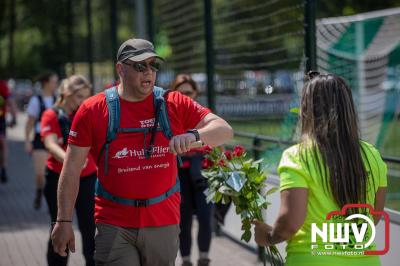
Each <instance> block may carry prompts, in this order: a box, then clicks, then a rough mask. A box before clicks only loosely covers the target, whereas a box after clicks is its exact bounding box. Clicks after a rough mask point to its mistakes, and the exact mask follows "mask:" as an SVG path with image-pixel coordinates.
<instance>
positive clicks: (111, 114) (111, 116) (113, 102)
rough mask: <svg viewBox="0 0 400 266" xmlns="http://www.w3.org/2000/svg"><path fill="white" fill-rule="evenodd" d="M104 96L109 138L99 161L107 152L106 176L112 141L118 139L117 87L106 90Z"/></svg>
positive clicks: (118, 110) (102, 149)
mask: <svg viewBox="0 0 400 266" xmlns="http://www.w3.org/2000/svg"><path fill="white" fill-rule="evenodd" d="M104 94H105V95H106V103H107V109H108V127H107V136H106V142H105V143H104V145H103V147H102V148H101V151H100V154H99V158H98V159H97V161H98V162H99V161H100V158H101V156H102V155H103V152H105V155H104V156H105V157H104V174H105V175H107V174H108V146H109V145H110V143H111V141H113V140H114V139H115V138H116V137H117V132H118V128H119V117H120V105H119V96H118V91H117V87H112V88H109V89H107V90H105V92H104Z"/></svg>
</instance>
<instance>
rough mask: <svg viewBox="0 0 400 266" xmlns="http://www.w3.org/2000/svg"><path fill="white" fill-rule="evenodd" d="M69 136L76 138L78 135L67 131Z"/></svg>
mask: <svg viewBox="0 0 400 266" xmlns="http://www.w3.org/2000/svg"><path fill="white" fill-rule="evenodd" d="M69 135H70V136H71V137H74V138H76V136H77V135H78V132H76V131H72V130H70V131H69Z"/></svg>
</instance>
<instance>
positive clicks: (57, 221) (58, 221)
mask: <svg viewBox="0 0 400 266" xmlns="http://www.w3.org/2000/svg"><path fill="white" fill-rule="evenodd" d="M56 223H72V221H71V220H56V221H55V222H52V223H51V224H52V225H55V224H56Z"/></svg>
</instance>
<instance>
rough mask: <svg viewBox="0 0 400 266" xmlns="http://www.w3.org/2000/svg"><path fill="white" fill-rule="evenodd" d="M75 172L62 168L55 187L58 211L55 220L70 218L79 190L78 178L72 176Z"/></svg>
mask: <svg viewBox="0 0 400 266" xmlns="http://www.w3.org/2000/svg"><path fill="white" fill-rule="evenodd" d="M73 176H75V174H73V173H71V172H70V171H69V170H67V169H63V171H62V172H61V175H60V179H59V182H58V189H57V203H58V213H57V220H72V215H73V211H74V206H75V201H76V197H77V195H78V191H79V174H78V179H77V178H72V177H73Z"/></svg>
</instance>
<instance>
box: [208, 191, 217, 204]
mask: <svg viewBox="0 0 400 266" xmlns="http://www.w3.org/2000/svg"><path fill="white" fill-rule="evenodd" d="M214 196H215V191H210V194H208V196H207V198H206V200H207V203H210V202H214V201H213V200H214Z"/></svg>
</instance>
